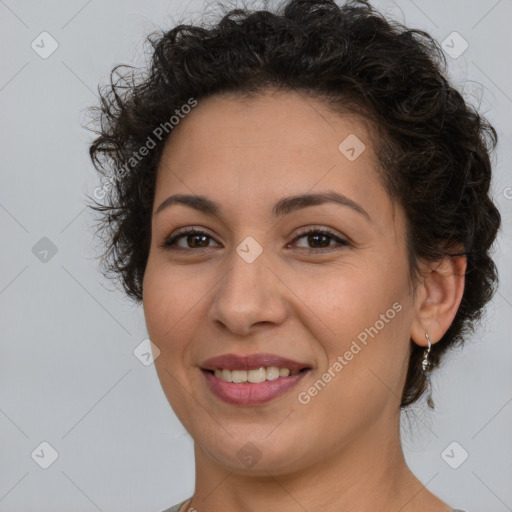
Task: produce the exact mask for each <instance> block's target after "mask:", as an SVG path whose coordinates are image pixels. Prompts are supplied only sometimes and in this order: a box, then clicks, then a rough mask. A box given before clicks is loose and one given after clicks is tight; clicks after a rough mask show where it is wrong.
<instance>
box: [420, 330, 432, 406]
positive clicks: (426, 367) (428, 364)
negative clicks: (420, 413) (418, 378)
mask: <svg viewBox="0 0 512 512" xmlns="http://www.w3.org/2000/svg"><path fill="white" fill-rule="evenodd" d="M425 338H427V343H428V347H427V348H426V349H425V351H424V352H423V361H421V368H422V370H423V373H424V374H425V379H426V380H427V390H428V395H427V405H428V406H429V407H430V408H431V409H433V408H434V402H433V400H432V383H431V382H430V371H431V370H432V367H433V363H432V361H430V360H429V358H428V356H429V355H430V349H431V348H432V344H431V343H430V337H429V335H428V332H425Z"/></svg>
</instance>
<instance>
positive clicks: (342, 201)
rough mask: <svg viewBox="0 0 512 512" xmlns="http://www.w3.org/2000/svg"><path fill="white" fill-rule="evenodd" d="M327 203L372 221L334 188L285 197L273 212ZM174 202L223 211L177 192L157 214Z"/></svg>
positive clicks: (210, 211) (284, 212)
mask: <svg viewBox="0 0 512 512" xmlns="http://www.w3.org/2000/svg"><path fill="white" fill-rule="evenodd" d="M325 203H335V204H339V205H342V206H347V207H348V208H351V209H352V210H353V211H355V212H357V213H359V214H361V215H363V216H364V217H366V219H367V220H369V221H370V222H371V221H372V219H371V217H370V215H369V214H368V212H367V211H366V210H365V209H364V208H363V207H362V206H361V205H360V204H359V203H356V202H355V201H354V200H352V199H350V198H349V197H347V196H345V195H343V194H340V193H338V192H334V191H332V190H330V191H326V192H318V193H315V194H300V195H295V196H289V197H284V198H282V199H280V200H279V201H278V202H277V203H276V204H275V205H274V207H273V208H272V214H273V215H274V217H282V216H284V215H288V214H290V213H292V212H294V211H297V210H301V209H303V208H308V207H311V206H317V205H321V204H325ZM173 204H182V205H185V206H189V207H190V208H194V209H195V210H198V211H200V212H202V213H206V214H208V215H214V216H217V217H218V216H219V215H220V213H221V206H220V205H219V204H217V203H215V202H214V201H212V200H211V199H209V198H207V197H205V196H196V195H188V194H175V195H172V196H169V197H168V198H167V199H166V200H165V201H163V202H162V203H161V204H160V206H159V207H158V208H157V209H156V211H155V215H157V214H158V213H160V212H161V211H162V210H164V209H165V208H168V207H169V206H171V205H173Z"/></svg>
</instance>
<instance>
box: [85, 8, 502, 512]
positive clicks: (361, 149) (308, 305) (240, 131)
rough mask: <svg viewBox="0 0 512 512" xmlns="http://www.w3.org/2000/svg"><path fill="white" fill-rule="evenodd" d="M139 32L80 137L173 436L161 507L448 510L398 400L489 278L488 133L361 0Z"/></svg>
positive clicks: (435, 52) (419, 51) (415, 394)
mask: <svg viewBox="0 0 512 512" xmlns="http://www.w3.org/2000/svg"><path fill="white" fill-rule="evenodd" d="M151 41H152V43H153V46H154V54H153V59H152V63H151V67H150V70H149V73H148V75H147V77H145V78H144V79H143V80H142V81H139V82H138V83H136V82H135V81H134V82H133V83H132V82H130V81H129V80H126V77H125V78H121V79H120V80H117V81H116V80H112V87H111V88H110V89H109V90H107V91H105V92H104V94H103V97H102V104H101V107H100V109H99V114H100V122H101V129H100V130H99V134H98V137H97V139H96V140H95V141H94V143H93V144H92V146H91V150H90V152H91V157H92V159H93V162H94V163H95V165H96V167H97V169H98V171H99V172H100V173H102V174H103V175H104V176H106V177H107V178H108V180H109V181H108V183H106V184H105V185H104V188H103V191H104V192H105V193H104V194H103V195H102V197H103V196H104V199H105V200H104V201H103V203H102V204H99V203H97V204H96V205H95V206H93V207H94V208H95V209H96V210H97V211H99V212H101V213H102V217H101V222H102V223H101V227H102V228H103V229H104V230H105V231H104V234H105V235H106V242H107V247H106V252H105V255H104V256H105V260H104V263H105V268H106V272H107V274H108V275H110V276H112V277H118V278H120V280H121V282H122V284H123V286H124V289H125V291H126V293H127V294H128V295H129V296H130V297H132V298H133V299H134V300H136V301H137V302H141V303H142V305H143V307H144V313H145V318H146V324H147V329H148V333H149V336H150V339H151V340H152V343H153V344H154V347H153V349H154V351H155V365H156V368H157V372H158V375H159V379H160V382H161V384H162V387H163V390H164V392H165V394H166V396H167V398H168V400H169V402H170V404H171V406H172V408H173V410H174V412H175V413H176V415H177V416H178V418H179V419H180V421H181V422H182V423H183V425H184V427H185V428H186V429H187V431H188V432H189V433H190V435H191V436H192V438H193V440H194V447H195V464H196V486H195V492H194V495H193V496H192V497H191V498H190V499H189V500H187V501H186V502H183V503H180V504H178V505H176V506H174V507H171V508H170V509H168V511H167V512H171V511H172V512H175V511H178V510H179V511H181V512H182V511H187V510H188V511H194V510H197V511H199V512H212V511H219V510H226V511H253V510H254V511H255V510H279V511H298V510H308V511H320V510H322V511H339V510H347V511H349V510H358V511H362V510H386V511H387V510H390V511H391V510H396V511H398V510H400V511H401V512H413V511H414V512H427V511H428V512H450V511H451V510H453V507H452V506H450V505H448V504H447V503H445V502H443V501H442V500H441V499H439V498H438V497H437V496H435V495H434V494H433V493H431V492H430V491H429V490H428V489H427V488H426V487H424V486H423V485H422V483H421V482H420V481H419V480H418V479H417V478H416V477H415V476H414V475H413V473H412V472H411V471H410V469H409V468H408V467H407V464H406V462H405V460H404V456H403V452H402V448H401V444H400V430H399V422H400V411H401V409H403V408H406V407H407V406H409V405H411V404H413V403H414V402H416V401H417V400H418V399H419V398H420V397H421V396H422V395H423V394H424V393H425V391H428V390H429V386H428V383H429V375H430V372H431V371H432V369H433V368H435V367H436V366H437V365H438V364H439V362H440V361H441V359H442V357H443V355H444V354H445V352H446V351H447V350H448V349H449V348H450V347H451V346H453V345H455V344H460V343H462V342H463V340H464V336H465V335H466V333H467V332H468V330H469V329H470V328H471V326H472V325H473V323H474V322H475V321H476V320H477V319H478V318H479V317H480V315H481V314H482V311H483V308H484V306H485V304H486V303H487V302H488V301H489V299H490V298H491V296H492V294H493V292H494V289H495V285H496V282H497V273H496V268H495V265H494V263H493V261H492V259H491V258H490V256H489V251H490V248H491V246H492V243H493V241H494V239H495V237H496V233H497V230H498V228H499V226H500V215H499V213H498V211H497V209H496V207H495V205H494V204H493V202H492V200H491V198H490V197H489V185H490V180H491V166H490V160H489V151H490V150H491V149H492V148H493V147H494V145H495V144H496V134H495V131H494V129H493V128H492V127H491V126H490V125H489V124H488V123H487V122H486V121H485V120H484V119H483V118H481V117H480V116H479V115H478V113H476V112H475V111H474V110H473V109H472V108H471V107H470V106H468V105H467V104H466V103H465V102H464V100H463V98H462V97H461V95H460V94H459V93H458V92H457V91H456V90H455V89H454V88H453V87H452V86H451V85H450V84H449V83H448V81H447V80H446V78H445V77H444V75H443V67H442V64H443V56H442V52H441V50H440V49H439V47H438V45H437V43H436V42H435V41H434V40H433V39H432V38H430V36H428V35H427V34H426V33H423V32H421V31H417V30H408V29H407V28H405V27H403V26H401V25H398V24H396V23H391V22H389V21H387V20H386V19H385V18H384V17H382V16H381V15H380V14H379V13H378V12H376V11H375V10H374V9H373V8H372V7H371V6H370V5H369V4H367V3H366V2H361V1H360V2H350V3H348V4H346V5H344V6H341V7H340V6H338V5H336V4H335V3H334V2H333V1H329V0H324V1H320V0H318V1H297V0H296V1H289V2H288V3H286V4H285V5H283V6H282V9H281V10H280V11H279V12H278V13H270V12H268V11H258V12H253V13H250V12H246V11H244V10H234V11H232V12H230V13H228V14H226V15H225V16H224V17H223V19H222V20H221V21H219V23H218V24H217V25H216V26H213V27H210V28H208V29H206V28H202V27H193V26H183V25H180V26H178V27H176V28H174V29H173V30H171V31H169V32H167V33H163V34H160V35H157V37H156V38H154V39H151ZM157 350H158V351H157ZM428 402H429V405H430V406H431V407H433V402H432V400H431V398H430V396H429V398H428Z"/></svg>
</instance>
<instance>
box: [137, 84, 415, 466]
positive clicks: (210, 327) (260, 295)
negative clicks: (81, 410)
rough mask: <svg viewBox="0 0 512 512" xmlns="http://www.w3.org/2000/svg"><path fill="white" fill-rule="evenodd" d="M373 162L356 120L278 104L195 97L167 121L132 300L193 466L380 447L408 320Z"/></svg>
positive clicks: (307, 461) (309, 106)
mask: <svg viewBox="0 0 512 512" xmlns="http://www.w3.org/2000/svg"><path fill="white" fill-rule="evenodd" d="M377 165H378V164H377V160H376V157H375V154H374V151H373V149H372V144H371V141H370V138H369V134H368V132H367V130H366V128H365V127H364V126H363V124H361V123H360V122H358V121H357V120H356V119H354V118H353V117H347V116H343V115H340V114H334V113H331V112H329V111H328V110H327V109H326V108H325V106H324V105H323V104H322V103H321V102H319V101H315V100H312V99H310V98H307V99H306V98H305V97H303V96H301V95H299V94H296V93H282V92H281V93H276V94H273V95H266V96H262V97H259V98H257V99H253V100H249V101H247V102H246V101H241V100H240V99H237V98H235V97H231V96H224V97H220V96H216V97H211V98H209V99H206V100H204V101H199V103H198V106H197V107H195V108H194V109H193V110H192V112H191V113H189V114H188V115H187V116H186V117H185V119H183V120H182V121H181V122H180V124H179V125H178V126H177V127H176V128H174V131H173V133H172V134H171V136H170V138H169V140H168V142H167V145H166V147H165V150H164V152H163V155H162V159H161V163H160V167H159V170H158V177H157V183H156V193H155V202H154V209H153V220H152V241H151V249H150V254H149V260H148V264H147V268H146V273H145V277H144V283H143V288H144V299H143V303H144V311H145V317H146V322H147V328H148V333H149V336H150V338H151V340H152V342H153V343H154V344H155V345H156V346H157V347H158V348H159V350H160V355H159V356H158V357H157V358H156V360H155V364H156V368H157V372H158V375H159V378H160V381H161V384H162V387H163V390H164V392H165V394H166V396H167V398H168V400H169V402H170V404H171V405H172V408H173V409H174V411H175V413H176V415H177V416H178V418H179V419H180V420H181V422H182V423H183V425H184V426H185V428H186V429H187V430H188V432H189V433H190V435H191V436H192V438H193V439H194V441H195V443H196V448H197V449H198V452H199V456H201V457H204V458H205V460H208V461H209V463H213V464H220V465H222V466H224V467H226V468H228V469H230V470H233V471H237V472H247V473H251V474H263V473H265V472H267V471H270V472H272V474H280V473H286V472H289V471H295V470H299V469H301V468H307V467H311V466H313V465H315V464H318V463H320V462H321V461H323V462H325V463H327V462H326V461H329V460H330V459H331V458H332V457H335V456H336V455H337V454H339V453H340V452H341V451H342V450H344V449H348V448H349V447H350V448H353V447H357V446H358V445H360V446H366V449H367V450H368V449H371V447H372V446H373V447H374V448H375V449H377V448H378V446H379V445H380V446H382V444H381V443H382V442H383V440H387V441H389V440H390V439H392V438H395V437H396V435H397V432H396V425H397V421H398V417H399V404H400V396H401V392H402V389H403V386H404V382H405V376H406V371H407V364H408V356H409V350H410V335H411V325H412V323H413V321H414V318H415V312H414V302H413V297H412V296H411V294H410V282H409V278H408V276H409V270H408V262H407V252H406V245H405V222H404V217H403V212H402V210H401V208H400V207H398V206H396V205H395V207H393V205H392V203H391V200H390V198H389V196H388V194H387V193H386V191H385V189H384V188H383V186H382V184H381V182H380V181H379V178H378V175H377ZM318 194H321V195H323V199H324V201H322V197H320V199H319V200H317V201H315V200H314V199H312V198H305V199H303V200H293V199H291V198H294V197H296V196H302V195H306V196H313V197H314V196H316V195H318ZM176 195H179V196H187V197H188V199H187V200H186V201H182V200H176V198H175V200H170V199H169V198H170V197H171V196H176ZM335 195H337V197H338V201H337V202H335V201H328V200H325V199H328V197H329V196H331V198H332V197H335ZM178 199H179V198H178ZM181 199H183V197H182V198H181ZM206 201H208V202H206ZM212 205H215V207H214V208H213V207H212ZM191 230H196V231H200V232H203V233H204V234H196V235H190V234H189V235H188V236H187V234H186V231H191ZM308 230H313V233H310V234H304V233H305V232H307V231H308ZM183 233H185V234H184V235H183ZM178 234H180V235H183V236H179V237H178V238H175V235H178ZM172 238H175V239H174V241H173V240H172ZM166 242H167V246H165V244H166ZM233 356H235V357H233ZM236 356H238V358H237V357H236ZM219 357H220V358H221V359H217V361H214V360H212V358H219ZM290 360H291V362H290ZM261 367H263V368H266V369H258V368H261ZM215 368H218V369H219V370H224V371H222V372H217V376H216V375H215V373H214V372H213V370H214V369H215ZM269 368H270V369H269ZM276 368H281V370H276ZM286 368H287V369H288V370H292V372H291V374H290V375H289V376H286V374H287V369H286ZM303 368H305V370H303V371H300V372H299V373H298V374H295V373H296V371H297V370H302V369H303ZM227 370H233V371H227ZM247 370H253V371H249V372H248V371H247ZM293 370H295V371H293ZM247 378H248V379H249V380H251V381H253V382H243V381H245V380H246V379H247ZM230 379H232V380H234V381H235V382H231V383H230V382H227V381H228V380H230ZM236 381H241V382H236ZM359 453H361V452H359ZM323 462H322V463H323Z"/></svg>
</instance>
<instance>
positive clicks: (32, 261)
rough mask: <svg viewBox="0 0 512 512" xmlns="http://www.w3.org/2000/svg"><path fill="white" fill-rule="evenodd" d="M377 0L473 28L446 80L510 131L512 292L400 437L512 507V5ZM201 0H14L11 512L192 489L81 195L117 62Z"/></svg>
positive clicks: (418, 21)
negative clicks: (45, 242)
mask: <svg viewBox="0 0 512 512" xmlns="http://www.w3.org/2000/svg"><path fill="white" fill-rule="evenodd" d="M251 5H254V6H256V7H258V6H260V5H261V4H255V3H251ZM270 5H274V4H270ZM375 5H377V6H379V7H381V8H382V9H383V10H384V11H386V12H388V13H390V14H392V15H393V16H395V17H396V18H398V19H399V20H401V21H405V22H406V23H407V24H408V25H409V26H411V27H418V28H423V29H425V30H427V31H428V32H430V33H431V34H432V35H433V36H434V37H436V38H437V39H438V40H439V41H440V42H441V41H443V40H445V39H446V38H447V36H449V34H451V33H452V32H453V31H457V32H459V33H460V34H461V35H462V37H463V38H464V39H465V40H466V41H467V42H468V44H469V46H468V49H467V50H466V51H465V52H464V53H463V54H462V55H461V56H460V57H458V58H456V59H454V58H451V57H448V62H449V66H450V74H451V76H452V78H453V80H455V82H456V83H457V84H458V86H459V87H460V88H461V89H463V91H464V94H465V95H466V96H467V97H468V98H472V100H471V101H472V102H473V103H474V104H479V106H480V110H481V111H482V112H483V113H484V114H485V115H487V116H488V118H489V119H490V120H491V122H492V123H494V126H495V127H496V128H497V130H498V132H499V136H500V146H499V150H498V152H497V153H496V155H495V157H494V158H495V162H496V167H495V169H496V171H495V179H494V184H493V190H494V194H495V197H496V200H497V203H498V205H499V207H500V209H501V212H502V214H503V222H504V227H503V231H502V233H501V235H500V239H499V243H498V245H497V246H496V258H497V262H498V265H499V268H500V274H501V285H500V289H499V292H498V294H497V295H496V297H495V299H494V300H493V302H492V304H491V305H490V307H489V308H488V314H487V317H486V320H485V322H484V324H483V326H482V327H481V328H479V329H478V331H477V332H476V333H475V334H474V336H473V337H472V339H471V340H470V343H468V344H467V346H466V347H465V348H464V350H463V351H462V352H458V353H455V354H454V355H453V356H452V357H451V358H450V359H449V360H448V361H447V362H446V364H445V365H444V368H443V369H442V370H441V371H440V372H438V374H437V375H436V377H435V380H434V386H435V395H434V398H435V401H436V405H437V410H436V412H435V413H431V412H429V411H428V410H427V409H426V407H425V405H424V404H422V405H420V406H419V407H416V408H415V409H414V410H413V411H412V412H411V413H410V414H409V416H408V418H409V421H407V417H405V416H404V418H403V419H404V421H403V427H404V428H403V444H404V450H405V452H406V458H407V461H408V463H409V464H410V466H411V468H412V469H413V471H414V472H415V473H416V474H417V475H418V477H419V478H420V479H421V480H422V482H424V483H425V485H427V486H428V487H429V488H430V489H431V490H432V491H433V492H435V493H437V494H438V495H439V496H440V497H441V498H443V499H444V500H446V501H447V502H449V503H450V504H452V505H453V506H457V507H461V508H464V509H466V510H468V511H469V512H484V511H485V512H489V511H490V510H492V511H493V512H502V511H503V512H504V511H509V510H512V485H510V484H511V482H512V462H511V461H512V440H511V432H512V429H511V425H512V372H511V371H510V369H511V362H512V357H511V354H512V344H511V342H510V317H511V315H512V274H511V270H510V265H507V264H506V262H509V263H510V261H511V255H512V247H511V240H512V236H511V234H512V233H511V230H512V226H511V220H510V219H511V213H512V188H510V187H512V175H511V172H510V162H511V161H512V154H511V135H512V123H511V120H512V66H511V65H510V53H511V50H512V44H511V43H512V31H511V27H512V24H511V22H512V2H511V0H486V1H464V2H461V1H456V0H450V1H445V0H429V1H428V0H415V1H411V0H401V1H397V2H389V1H381V2H375ZM205 6H206V3H205V2H201V1H199V0H198V1H195V2H190V3H188V4H187V2H178V0H173V1H164V0H153V1H152V2H143V1H142V0H138V1H137V0H123V1H122V0H111V1H108V2H106V1H103V2H100V1H98V0H89V1H86V0H72V1H66V2H64V1H62V0H61V1H47V2H36V1H35V0H30V1H29V0H27V1H18V2H15V1H14V0H5V1H3V0H0V14H1V22H0V27H1V30H0V34H1V48H2V61H3V65H2V74H1V77H0V105H1V124H2V132H1V134H2V187H1V189H0V219H1V225H2V250H1V253H0V254H1V268H2V274H1V278H0V312H1V322H2V328H3V330H2V340H1V341H2V346H1V358H0V379H1V388H0V428H1V432H2V435H1V445H0V450H1V452H0V454H1V466H0V511H2V512H33V511H34V512H35V511H36V510H37V511H38V512H50V511H51V512H69V511H70V510H72V511H73V512H82V511H83V512H94V511H97V510H99V511H104V512H107V511H113V512H114V511H124V512H131V511H147V512H149V511H154V512H159V511H161V510H162V509H164V508H166V507H168V506H170V505H172V504H174V503H176V502H178V501H180V500H182V499H185V498H187V497H188V496H190V495H191V494H192V491H193V452H192V442H191V439H190V437H189V436H188V435H187V434H186V433H185V432H184V430H183V428H182V426H181V425H180V423H179V422H178V420H177V419H176V417H175V416H174V414H173V413H172V411H171V409H170V407H169V405H168V403H167V401H166V399H165V396H164V394H163V392H162V390H161V388H160V384H159V382H158V379H157V376H156V372H155V369H154V366H152V365H151V366H144V365H143V364H142V363H141V362H140V361H139V360H138V359H137V358H136V357H135V356H134V354H133V351H134V349H135V348H136V347H137V346H138V345H139V343H140V342H141V341H142V340H143V339H145V338H146V336H147V334H146V331H145V327H144V319H143V315H142V312H141V311H140V310H139V309H137V308H135V307H133V306H131V305H130V304H129V303H128V301H127V300H126V299H124V297H123V296H122V294H121V293H119V292H112V291H110V290H111V289H112V286H111V285H110V283H108V282H106V281H105V280H104V279H103V278H102V276H101V275H100V274H99V272H98V267H97V261H96V260H95V259H94V256H95V254H96V253H95V249H94V237H93V233H92V231H91V227H90V226H91V225H92V216H91V214H90V213H89V212H88V210H86V209H85V203H84V193H85V192H88V193H91V192H92V190H93V189H94V187H96V186H98V184H99V180H98V177H97V176H96V174H95V171H94V170H93V168H92V165H91V164H90V162H89V159H88V154H87V144H88V142H90V140H91V135H90V134H89V133H88V132H86V131H85V130H83V129H82V127H81V123H82V122H83V121H84V108H86V107H88V106H89V105H92V104H96V100H97V94H96V86H97V84H98V83H100V82H105V81H106V80H107V77H108V74H109V72H110V69H111V68H112V67H113V66H114V65H115V64H118V63H129V64H130V63H132V64H133V63H139V64H141V63H143V62H144V61H143V48H144V46H143V41H144V37H145V35H146V34H147V33H149V32H150V31H152V30H155V29H157V28H159V27H166V28H169V27H170V26H172V25H174V24H175V23H176V22H179V21H182V19H185V20H187V21H190V20H191V19H193V17H194V16H196V15H197V13H199V12H200V11H202V10H203V9H204V7H205ZM184 14H186V16H187V17H186V18H183V15H184ZM43 31H47V32H49V33H50V34H51V36H52V37H53V38H54V39H55V40H56V41H57V42H58V44H59V47H58V49H57V50H56V51H55V53H53V54H52V55H51V56H50V57H49V58H47V59H42V58H41V57H40V56H39V55H38V54H37V53H36V52H35V51H34V50H33V49H32V48H31V43H32V41H33V40H34V39H36V38H37V37H38V36H39V34H40V33H41V32H43ZM454 44H455V43H454ZM457 44H459V43H457ZM42 237H48V238H49V239H50V240H51V241H52V242H53V244H55V246H56V247H57V253H56V254H55V255H54V256H53V257H51V258H50V255H51V253H50V255H48V257H47V259H48V261H46V262H42V261H40V259H38V258H37V257H36V255H35V254H33V252H32V248H33V246H34V245H35V244H36V243H37V242H38V241H39V240H40V239H41V238H42ZM40 256H41V257H42V255H40ZM43 441H46V442H47V443H49V444H50V445H51V446H53V447H54V448H55V450H56V451H57V452H58V455H59V456H58V458H57V460H56V461H55V462H54V463H53V464H52V465H51V466H50V467H49V468H48V469H42V468H41V467H40V466H39V465H38V464H36V462H35V461H34V459H33V458H32V456H31V454H32V453H33V451H34V450H35V449H36V448H38V447H39V445H40V443H42V442H43ZM453 441H456V442H457V443H459V445H460V446H461V447H463V448H464V450H466V451H467V452H468V453H469V458H468V459H467V460H466V461H465V462H464V463H463V464H462V465H461V466H460V467H459V468H458V469H452V468H451V467H449V465H448V464H447V463H446V462H445V461H444V460H443V458H442V457H441V453H442V452H443V451H444V450H445V448H446V447H447V446H448V445H449V444H450V443H452V442H453ZM457 450H458V451H457ZM46 453H48V451H47V452H46ZM453 453H454V457H460V454H461V453H462V452H461V451H460V448H458V447H457V448H456V450H455V452H453Z"/></svg>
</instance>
